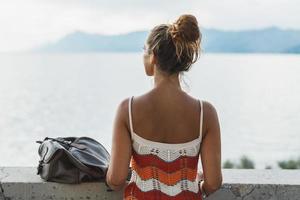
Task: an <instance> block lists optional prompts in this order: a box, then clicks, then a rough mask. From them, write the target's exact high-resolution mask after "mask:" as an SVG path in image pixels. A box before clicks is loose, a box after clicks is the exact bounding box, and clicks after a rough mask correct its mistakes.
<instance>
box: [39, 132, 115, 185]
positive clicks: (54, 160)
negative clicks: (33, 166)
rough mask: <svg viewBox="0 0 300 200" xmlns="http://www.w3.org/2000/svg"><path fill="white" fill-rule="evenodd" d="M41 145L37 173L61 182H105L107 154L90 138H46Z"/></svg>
mask: <svg viewBox="0 0 300 200" xmlns="http://www.w3.org/2000/svg"><path fill="white" fill-rule="evenodd" d="M36 142H37V143H40V146H39V149H38V154H39V156H40V161H39V164H38V167H37V174H39V175H40V176H41V178H42V179H44V180H46V181H52V182H60V183H81V182H90V181H105V176H106V172H107V169H108V164H109V160H110V155H109V153H108V151H107V150H106V149H105V147H104V146H103V145H101V144H100V143H99V142H97V141H96V140H94V139H92V138H89V137H58V138H49V137H46V138H45V139H44V140H43V141H36Z"/></svg>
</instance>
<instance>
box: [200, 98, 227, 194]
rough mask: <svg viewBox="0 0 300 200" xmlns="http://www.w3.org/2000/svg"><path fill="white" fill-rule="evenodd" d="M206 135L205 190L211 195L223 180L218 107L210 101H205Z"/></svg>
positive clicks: (203, 141) (202, 148)
mask: <svg viewBox="0 0 300 200" xmlns="http://www.w3.org/2000/svg"><path fill="white" fill-rule="evenodd" d="M204 105H205V106H204V109H203V111H204V118H203V120H204V126H205V131H204V133H205V135H204V138H203V139H202V143H201V150H200V151H201V162H202V167H203V180H204V182H203V190H204V192H205V193H206V195H209V194H211V193H213V192H215V191H216V190H218V189H219V188H220V187H221V185H222V181H223V177H222V171H221V134H220V125H219V119H218V114H217V111H216V109H215V108H214V106H213V105H212V104H210V103H209V102H206V101H205V103H204Z"/></svg>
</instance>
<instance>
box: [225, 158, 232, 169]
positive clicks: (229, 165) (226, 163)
mask: <svg viewBox="0 0 300 200" xmlns="http://www.w3.org/2000/svg"><path fill="white" fill-rule="evenodd" d="M223 168H225V169H231V168H234V163H233V162H231V161H230V160H226V161H225V162H224V163H223Z"/></svg>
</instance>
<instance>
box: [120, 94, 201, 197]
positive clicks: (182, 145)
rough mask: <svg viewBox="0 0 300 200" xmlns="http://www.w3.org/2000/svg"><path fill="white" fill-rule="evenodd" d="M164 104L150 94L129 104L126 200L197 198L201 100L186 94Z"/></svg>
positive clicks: (131, 99) (199, 193)
mask: <svg viewBox="0 0 300 200" xmlns="http://www.w3.org/2000/svg"><path fill="white" fill-rule="evenodd" d="M173 96H174V95H173ZM164 97H165V98H164ZM166 100H168V99H167V97H166V95H152V94H148V95H144V96H142V97H140V98H139V99H135V98H134V97H133V96H132V97H131V98H130V100H129V104H128V115H129V116H128V118H129V127H130V133H131V139H132V147H133V149H132V159H131V166H132V176H131V180H130V182H129V185H127V187H126V188H125V193H124V198H125V199H142V198H145V197H146V199H201V197H202V195H201V191H200V189H199V186H198V182H199V180H198V177H197V166H198V160H199V152H200V144H201V139H202V124H203V104H202V101H201V100H199V101H196V100H193V99H192V98H191V97H188V96H187V95H180V96H177V97H176V98H174V97H173V99H172V100H173V101H172V102H170V103H168V101H166ZM170 100H171V99H170ZM195 102H196V105H195ZM195 115H196V116H195ZM145 119H148V120H145ZM195 120H196V121H195ZM195 126H198V127H197V128H195ZM136 130H138V131H136ZM195 130H198V131H195ZM195 132H197V133H196V134H195Z"/></svg>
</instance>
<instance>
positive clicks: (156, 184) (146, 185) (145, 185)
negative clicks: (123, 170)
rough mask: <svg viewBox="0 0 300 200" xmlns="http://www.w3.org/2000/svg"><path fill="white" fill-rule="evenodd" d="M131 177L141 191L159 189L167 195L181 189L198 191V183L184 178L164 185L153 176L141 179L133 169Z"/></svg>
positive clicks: (177, 192)
mask: <svg viewBox="0 0 300 200" xmlns="http://www.w3.org/2000/svg"><path fill="white" fill-rule="evenodd" d="M131 177H132V178H131V179H132V180H133V182H135V183H136V186H137V187H138V188H139V189H140V190H141V191H142V192H149V191H151V190H159V191H161V192H162V193H164V194H166V195H168V196H176V195H178V194H179V193H180V192H182V191H190V192H193V193H198V191H199V187H198V184H197V183H196V182H195V181H189V180H186V179H182V180H179V181H178V182H177V183H176V184H174V185H166V184H164V183H161V182H160V181H159V180H157V179H155V178H150V179H147V180H143V179H141V177H140V176H139V175H138V174H137V173H136V172H135V171H132V176H131Z"/></svg>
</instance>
